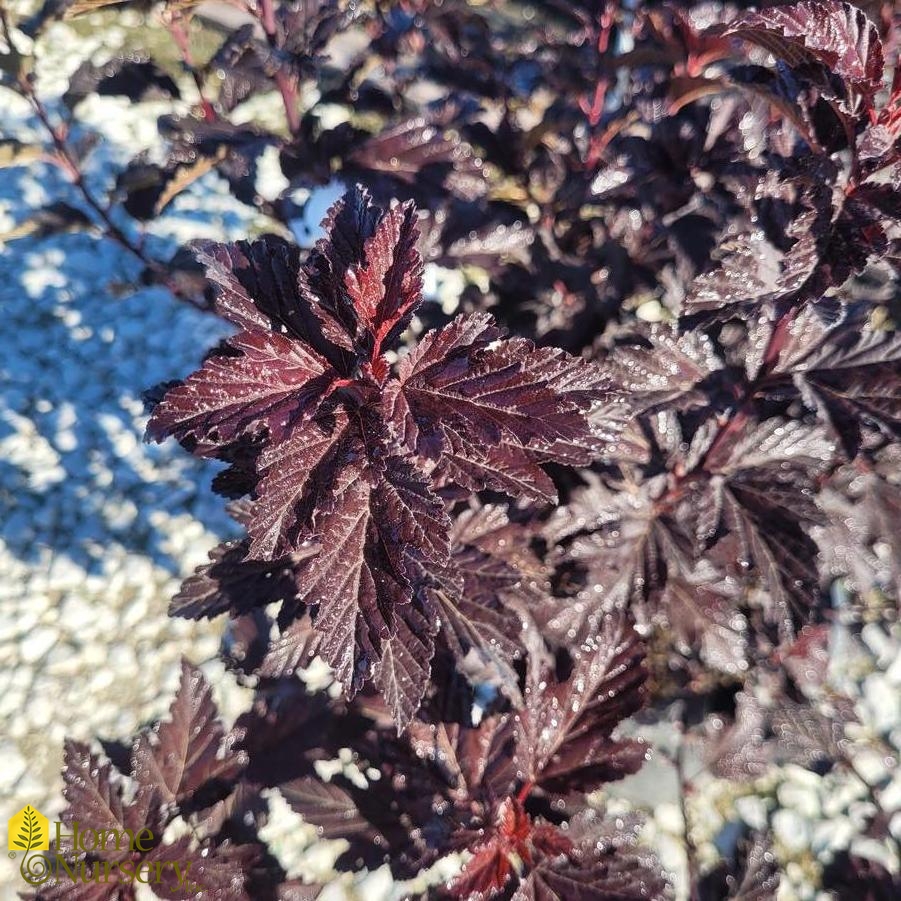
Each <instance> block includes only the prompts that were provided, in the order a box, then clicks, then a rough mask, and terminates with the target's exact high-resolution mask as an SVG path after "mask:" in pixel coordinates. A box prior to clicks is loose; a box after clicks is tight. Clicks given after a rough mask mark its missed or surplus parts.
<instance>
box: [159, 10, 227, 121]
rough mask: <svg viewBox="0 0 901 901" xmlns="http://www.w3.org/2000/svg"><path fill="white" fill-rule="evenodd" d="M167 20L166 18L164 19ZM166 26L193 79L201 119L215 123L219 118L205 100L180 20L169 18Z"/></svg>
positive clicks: (188, 40)
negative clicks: (198, 97) (198, 100)
mask: <svg viewBox="0 0 901 901" xmlns="http://www.w3.org/2000/svg"><path fill="white" fill-rule="evenodd" d="M166 18H167V19H168V16H167V17H166ZM166 25H167V27H168V29H169V34H171V35H172V40H173V41H175V44H176V46H177V47H178V51H179V53H181V61H182V64H183V65H184V67H185V69H186V70H187V71H188V72H190V73H191V77H192V78H193V79H194V85H195V87H196V88H197V93H198V95H199V96H200V107H201V109H202V110H203V118H204V119H205V120H206V121H207V122H215V121H216V120H217V119H218V118H219V117H218V116H217V115H216V110H215V109H214V108H213V104H212V103H210V101H209V100H207V98H206V95H205V93H204V87H203V78H201V76H200V72H198V71H197V67H196V66H195V64H194V57H193V54H192V53H191V43H190V38H189V37H188V32H187V30H186V29H185V27H184V25H183V24H182V19H181V18H180V17H179V18H175V17H173V18H171V19H169V20H168V21H167V22H166Z"/></svg>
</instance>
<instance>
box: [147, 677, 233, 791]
mask: <svg viewBox="0 0 901 901" xmlns="http://www.w3.org/2000/svg"><path fill="white" fill-rule="evenodd" d="M218 716H219V714H218V711H217V710H216V705H215V704H214V703H213V697H212V691H211V689H210V686H209V684H208V683H207V681H206V679H204V677H203V674H202V673H201V672H200V670H198V669H196V668H195V667H193V666H191V665H190V664H189V663H187V662H186V661H182V666H181V682H180V684H179V687H178V691H177V692H176V695H175V699H174V700H173V702H172V705H171V707H170V708H169V719H168V720H163V721H162V722H160V723H157V725H156V726H155V728H154V729H152V730H151V731H149V732H144V733H143V734H142V735H141V736H140V737H139V738H138V740H137V742H136V743H135V746H134V750H133V752H132V765H133V767H134V775H135V779H136V780H137V781H138V783H139V784H140V785H141V786H147V787H148V788H152V789H153V791H154V792H155V793H156V794H157V796H158V797H159V798H160V799H161V800H163V801H164V802H165V803H178V804H181V803H182V802H183V801H184V800H185V799H186V798H188V797H190V796H193V795H196V794H197V793H198V792H199V791H200V789H202V788H203V787H204V786H206V785H207V784H208V783H210V782H221V783H226V784H227V783H229V782H230V781H232V780H234V778H235V776H236V775H237V774H238V773H239V772H240V771H241V769H242V768H243V767H244V765H245V763H246V762H247V761H246V757H245V756H244V755H243V754H241V753H240V752H236V751H235V750H234V742H235V738H234V736H226V733H225V729H224V728H223V726H222V723H221V722H220V721H219V718H218Z"/></svg>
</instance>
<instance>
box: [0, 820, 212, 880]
mask: <svg viewBox="0 0 901 901" xmlns="http://www.w3.org/2000/svg"><path fill="white" fill-rule="evenodd" d="M53 825H54V827H55V829H54V836H53V850H52V851H51V850H50V822H49V821H48V820H47V817H45V816H44V815H43V814H42V813H41V812H40V811H38V810H35V808H34V807H32V806H31V805H30V804H26V805H25V807H23V808H22V809H21V810H20V811H19V812H18V813H17V814H16V815H15V816H14V817H10V819H9V822H8V830H9V833H8V834H9V856H10V857H12V858H16V857H18V854H19V852H21V853H22V855H23V856H22V860H21V863H20V864H19V873H20V875H21V876H22V878H23V879H24V880H25V881H26V882H27V883H28V884H29V885H30V886H32V887H37V886H39V885H43V884H44V883H45V882H48V881H49V880H50V879H54V880H55V881H54V885H55V886H63V885H65V884H66V883H67V882H70V883H71V884H72V885H79V884H84V885H88V884H97V885H114V884H116V885H120V884H121V885H127V886H130V885H133V884H134V883H136V882H137V883H141V884H143V885H154V886H155V888H154V891H155V892H156V893H157V894H160V892H162V891H172V892H181V893H182V894H180V895H179V897H181V898H186V897H188V895H191V896H193V895H196V894H197V893H198V892H200V891H201V890H202V888H201V886H199V885H198V884H197V883H196V882H195V881H194V880H193V879H192V878H191V866H192V864H193V863H194V861H193V860H191V859H190V857H189V858H188V859H187V860H176V859H172V860H168V859H167V860H163V859H161V858H160V857H159V854H158V853H157V854H156V855H155V856H154V857H153V858H152V859H149V860H148V859H147V858H146V855H148V854H149V853H150V852H151V851H154V849H155V848H156V847H157V844H156V843H155V842H154V837H153V832H152V831H151V830H150V829H149V828H148V827H146V826H144V827H143V828H141V829H138V830H134V829H92V828H91V827H89V826H85V825H83V824H82V823H79V822H78V820H72V822H71V823H66V824H64V823H62V822H61V821H60V820H56V821H55V822H54V824H53ZM176 847H179V846H178V845H173V846H171V848H172V850H173V851H174V850H175V849H176ZM106 851H109V852H114V854H113V859H112V860H110V859H105V857H104V855H103V853H102V852H106ZM42 852H47V853H42ZM119 852H120V853H119ZM185 893H187V894H185ZM66 897H68V895H66ZM117 897H118V895H117Z"/></svg>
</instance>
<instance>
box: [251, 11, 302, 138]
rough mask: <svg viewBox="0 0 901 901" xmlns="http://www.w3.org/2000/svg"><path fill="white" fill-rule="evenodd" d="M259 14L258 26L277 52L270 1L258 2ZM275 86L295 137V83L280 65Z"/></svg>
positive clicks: (274, 25) (273, 17)
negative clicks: (261, 27)
mask: <svg viewBox="0 0 901 901" xmlns="http://www.w3.org/2000/svg"><path fill="white" fill-rule="evenodd" d="M259 13H260V16H259V18H260V24H261V25H262V26H263V31H264V32H266V40H267V41H268V42H269V46H270V47H271V48H272V49H273V50H275V51H279V50H280V49H281V48H280V47H279V45H278V33H277V29H276V22H275V8H274V6H273V5H272V0H260V7H259ZM275 85H276V87H277V88H278V90H279V93H280V94H281V95H282V103H283V104H284V106H285V116H286V118H287V120H288V130H289V131H290V132H291V134H292V136H293V135H296V134H297V133H298V132H299V131H300V112H299V110H298V105H299V98H298V94H297V83H296V82H295V81H294V78H293V76H292V75H290V74H289V73H287V72H286V71H285V69H284V67H283V66H282V65H279V68H278V70H277V71H276V73H275Z"/></svg>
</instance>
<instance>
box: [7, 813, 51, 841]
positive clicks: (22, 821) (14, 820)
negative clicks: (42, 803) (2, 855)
mask: <svg viewBox="0 0 901 901" xmlns="http://www.w3.org/2000/svg"><path fill="white" fill-rule="evenodd" d="M7 828H8V835H9V850H10V851H13V852H15V851H47V850H49V848H50V823H49V821H48V820H47V817H45V816H44V815H43V814H42V813H41V812H40V811H38V810H35V809H34V808H33V807H32V806H31V805H30V804H26V805H25V806H24V807H23V808H22V809H21V810H20V811H19V812H18V813H17V814H16V815H15V816H13V817H10V818H9V822H8V826H7Z"/></svg>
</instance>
